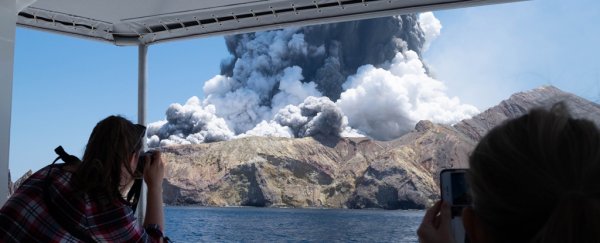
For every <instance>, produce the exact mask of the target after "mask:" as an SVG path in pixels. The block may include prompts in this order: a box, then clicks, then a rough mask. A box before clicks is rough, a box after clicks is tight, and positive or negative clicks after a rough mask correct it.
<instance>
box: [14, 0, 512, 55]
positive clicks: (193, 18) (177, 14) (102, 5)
mask: <svg viewBox="0 0 600 243" xmlns="http://www.w3.org/2000/svg"><path fill="white" fill-rule="evenodd" d="M30 1H31V0H30ZM513 1H517V0H296V1H288V0H250V1H243V0H199V1H193V0H169V1H164V0H126V1H123V0H101V1H97V0H39V1H37V2H35V3H33V4H32V5H29V6H28V7H26V8H25V9H23V10H22V11H21V12H20V13H19V14H18V18H17V24H18V25H19V26H23V27H30V28H35V29H41V30H45V31H50V32H58V33H60V34H68V35H74V36H79V37H84V38H90V39H95V40H99V41H104V42H110V43H113V44H116V45H148V44H153V43H158V42H164V41H170V40H176V39H181V38H189V37H205V36H213V35H224V34H239V33H246V32H255V31H262V30H269V29H279V28H283V27H288V26H297V25H312V24H323V23H331V22H340V21H349V20H358V19H365V18H374V17H383V16H390V15H400V14H407V13H416V12H425V11H433V10H441V9H449V8H462V7H471V6H478V5H486V4H495V3H504V2H513Z"/></svg>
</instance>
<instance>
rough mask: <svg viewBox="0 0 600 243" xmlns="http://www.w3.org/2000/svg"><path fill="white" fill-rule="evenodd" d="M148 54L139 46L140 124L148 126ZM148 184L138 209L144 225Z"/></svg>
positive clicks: (146, 50)
mask: <svg viewBox="0 0 600 243" xmlns="http://www.w3.org/2000/svg"><path fill="white" fill-rule="evenodd" d="M147 52H148V46H146V45H143V44H142V45H139V47H138V124H142V125H146V91H147V90H146V65H147V62H146V57H147ZM143 144H144V145H143V146H144V150H146V149H147V146H146V138H145V137H144V140H143ZM146 191H147V188H146V183H142V193H141V194H140V201H139V202H138V207H137V209H136V213H137V218H138V220H139V221H138V222H139V223H140V224H141V225H142V224H144V217H145V214H146V196H147V193H146Z"/></svg>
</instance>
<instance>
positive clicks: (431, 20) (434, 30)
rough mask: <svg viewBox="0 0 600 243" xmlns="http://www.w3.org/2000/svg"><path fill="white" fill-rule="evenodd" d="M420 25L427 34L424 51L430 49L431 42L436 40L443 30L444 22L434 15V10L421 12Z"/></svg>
mask: <svg viewBox="0 0 600 243" xmlns="http://www.w3.org/2000/svg"><path fill="white" fill-rule="evenodd" d="M419 27H420V28H421V30H422V31H423V34H425V43H423V51H426V50H427V49H429V46H430V45H431V42H432V41H433V40H435V39H436V38H437V37H438V36H439V35H440V32H441V30H442V24H441V23H440V21H439V20H438V19H437V18H436V17H435V16H434V15H433V13H432V12H425V13H421V14H419Z"/></svg>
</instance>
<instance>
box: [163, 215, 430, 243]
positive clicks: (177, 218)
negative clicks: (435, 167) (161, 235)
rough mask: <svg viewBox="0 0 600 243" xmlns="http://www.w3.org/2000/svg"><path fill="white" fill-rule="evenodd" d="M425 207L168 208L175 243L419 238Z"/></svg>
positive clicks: (169, 232)
mask: <svg viewBox="0 0 600 243" xmlns="http://www.w3.org/2000/svg"><path fill="white" fill-rule="evenodd" d="M423 214H424V211H403V210H364V209H363V210H349V209H289V208H253V207H239V208H231V207H227V208H209V207H166V208H165V221H166V222H165V224H166V226H165V228H166V229H165V233H166V235H167V236H169V238H171V240H173V241H174V242H418V239H417V236H416V232H417V228H418V227H419V224H420V222H421V220H422V218H423Z"/></svg>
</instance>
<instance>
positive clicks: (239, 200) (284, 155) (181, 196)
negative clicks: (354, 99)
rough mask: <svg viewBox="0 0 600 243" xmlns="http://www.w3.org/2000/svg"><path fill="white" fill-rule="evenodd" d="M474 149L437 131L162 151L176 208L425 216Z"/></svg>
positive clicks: (443, 129)
mask: <svg viewBox="0 0 600 243" xmlns="http://www.w3.org/2000/svg"><path fill="white" fill-rule="evenodd" d="M473 146H474V142H473V141H471V140H468V139H466V138H465V137H464V136H463V135H462V134H461V133H459V132H457V131H456V130H454V129H453V128H451V127H448V126H441V125H433V124H432V125H431V127H429V129H427V130H423V131H416V130H415V131H413V132H411V133H409V134H407V135H406V136H404V137H402V138H400V139H398V140H393V141H388V142H380V141H374V140H370V139H367V138H337V139H329V140H326V139H323V140H319V139H318V138H312V137H308V138H301V139H293V138H268V137H247V138H242V139H236V140H232V141H228V142H218V143H210V144H199V145H180V146H172V147H165V148H162V150H163V152H164V155H165V158H166V159H167V160H168V161H169V166H168V169H167V176H166V179H165V183H164V185H165V188H164V196H165V202H166V203H169V204H199V205H208V206H260V207H329V208H385V209H409V208H424V207H426V205H428V204H430V203H431V202H432V201H433V200H435V199H436V198H437V197H438V196H437V195H438V186H437V183H436V181H437V177H436V175H437V174H438V173H439V171H440V170H441V169H442V168H448V167H455V166H465V165H466V163H465V161H466V154H467V152H468V150H469V149H471V148H472V147H473Z"/></svg>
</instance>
